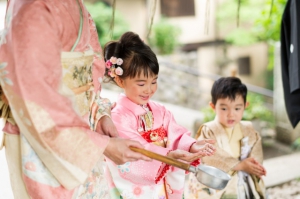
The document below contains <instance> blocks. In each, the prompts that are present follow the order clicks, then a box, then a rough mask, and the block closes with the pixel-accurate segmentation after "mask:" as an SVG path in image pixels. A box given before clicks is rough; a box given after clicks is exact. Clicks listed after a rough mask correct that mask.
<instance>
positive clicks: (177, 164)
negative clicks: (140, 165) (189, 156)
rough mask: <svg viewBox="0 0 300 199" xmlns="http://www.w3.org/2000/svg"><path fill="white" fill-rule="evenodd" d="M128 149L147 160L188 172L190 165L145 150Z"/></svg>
mask: <svg viewBox="0 0 300 199" xmlns="http://www.w3.org/2000/svg"><path fill="white" fill-rule="evenodd" d="M130 149H131V150H133V151H135V152H138V153H141V154H143V155H145V156H147V157H149V158H152V159H155V160H158V161H160V162H164V163H166V164H168V165H172V166H174V167H178V168H181V169H184V170H186V171H190V165H189V164H186V163H183V162H180V161H178V160H175V159H173V158H169V157H167V156H163V155H160V154H158V153H154V152H151V151H148V150H146V149H141V148H136V147H132V146H131V147H130Z"/></svg>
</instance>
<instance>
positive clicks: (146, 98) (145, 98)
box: [140, 96, 149, 100]
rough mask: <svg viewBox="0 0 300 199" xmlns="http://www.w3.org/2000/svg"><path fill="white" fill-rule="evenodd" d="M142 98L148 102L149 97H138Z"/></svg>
mask: <svg viewBox="0 0 300 199" xmlns="http://www.w3.org/2000/svg"><path fill="white" fill-rule="evenodd" d="M140 97H141V98H142V100H148V99H149V96H140Z"/></svg>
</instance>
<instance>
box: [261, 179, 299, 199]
mask: <svg viewBox="0 0 300 199" xmlns="http://www.w3.org/2000/svg"><path fill="white" fill-rule="evenodd" d="M267 194H268V199H300V179H295V180H293V181H290V182H287V183H284V184H282V185H279V186H275V187H270V188H268V189H267Z"/></svg>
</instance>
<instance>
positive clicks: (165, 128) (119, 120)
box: [106, 94, 199, 199]
mask: <svg viewBox="0 0 300 199" xmlns="http://www.w3.org/2000/svg"><path fill="white" fill-rule="evenodd" d="M148 107H149V109H150V110H151V111H152V115H153V121H152V122H153V128H152V129H151V130H149V131H146V132H145V131H141V129H142V128H144V126H145V124H144V123H143V122H142V121H144V119H142V120H141V118H144V116H145V115H146V114H147V113H146V111H145V109H144V108H142V106H140V105H137V104H135V103H133V102H132V101H130V100H129V99H128V98H127V97H126V96H125V95H124V94H121V95H120V97H119V99H118V101H117V105H116V107H115V108H114V109H113V110H112V118H113V121H114V123H115V124H116V127H117V129H118V132H119V135H120V137H123V138H127V139H132V140H137V141H139V142H140V143H142V145H144V146H145V149H146V150H150V151H152V152H155V153H159V154H161V155H164V156H165V155H167V154H168V152H169V151H171V150H176V149H181V150H185V151H189V149H190V147H191V145H192V144H193V143H194V142H195V139H193V138H192V137H190V132H189V131H188V130H187V129H185V128H183V127H182V126H180V125H178V124H177V123H176V122H175V120H174V118H173V115H172V114H171V113H170V111H168V110H166V108H165V107H164V106H162V105H161V104H158V103H156V102H152V101H150V102H149V103H148ZM148 132H150V135H149V134H148ZM164 132H165V134H164ZM160 135H163V136H165V137H160ZM151 139H152V140H154V141H153V142H151ZM162 142H164V143H165V147H164V146H163V145H164V144H161V143H162ZM116 147H117V146H116ZM106 160H107V161H106V163H107V170H106V174H107V177H108V179H109V188H110V194H111V197H112V198H120V196H122V197H123V198H147V199H164V198H168V199H182V195H183V190H184V181H185V173H186V172H185V171H184V170H181V169H178V168H175V167H172V166H169V165H166V164H164V163H162V162H159V161H156V160H153V161H151V162H146V161H138V162H127V163H125V164H123V165H115V164H114V163H113V162H112V161H110V160H109V159H106ZM198 163H199V161H197V164H198ZM165 191H166V192H167V196H166V194H165Z"/></svg>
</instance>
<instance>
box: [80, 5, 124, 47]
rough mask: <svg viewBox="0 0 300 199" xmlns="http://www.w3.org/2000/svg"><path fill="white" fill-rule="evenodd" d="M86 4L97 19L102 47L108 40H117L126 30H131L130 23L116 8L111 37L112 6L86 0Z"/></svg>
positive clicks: (96, 23)
mask: <svg viewBox="0 0 300 199" xmlns="http://www.w3.org/2000/svg"><path fill="white" fill-rule="evenodd" d="M85 6H86V8H87V10H88V11H89V12H90V14H91V16H92V18H93V19H94V21H95V25H96V28H97V32H98V37H99V41H100V44H101V46H102V47H103V46H104V45H105V44H106V43H107V42H108V41H110V40H117V39H119V38H120V37H121V35H122V34H123V33H124V32H126V31H129V29H128V28H129V25H128V23H127V22H126V21H125V20H124V17H123V16H122V15H121V14H120V13H119V12H117V10H116V11H115V20H114V28H113V35H112V37H111V35H110V29H109V27H110V25H111V20H112V13H113V10H112V7H110V6H108V5H106V4H104V3H103V2H96V3H94V4H91V3H88V2H86V3H85Z"/></svg>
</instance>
